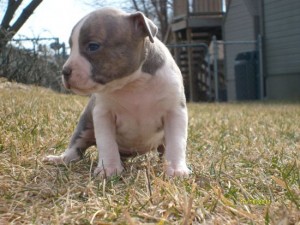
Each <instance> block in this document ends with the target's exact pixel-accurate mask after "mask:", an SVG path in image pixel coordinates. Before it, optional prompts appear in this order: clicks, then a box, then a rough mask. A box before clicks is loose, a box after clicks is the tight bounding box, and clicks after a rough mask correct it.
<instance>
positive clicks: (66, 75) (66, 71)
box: [62, 66, 72, 79]
mask: <svg viewBox="0 0 300 225" xmlns="http://www.w3.org/2000/svg"><path fill="white" fill-rule="evenodd" d="M62 74H63V75H64V78H65V79H68V78H69V77H70V76H71V74H72V69H71V68H70V67H68V66H65V67H64V68H63V70H62Z"/></svg>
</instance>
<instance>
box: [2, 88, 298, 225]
mask: <svg viewBox="0 0 300 225" xmlns="http://www.w3.org/2000/svg"><path fill="white" fill-rule="evenodd" d="M86 102H87V98H84V97H79V96H73V95H62V94H57V93H54V92H51V91H49V90H46V89H41V88H35V87H26V86H19V85H8V84H7V85H4V83H2V84H1V83H0V224H10V223H11V224H157V225H163V224H277V223H279V222H281V224H300V222H299V221H300V197H299V196H300V104H287V103H282V104H280V103H274V104H273V103H264V104H260V103H248V104H206V103H204V104H189V118H190V120H189V140H188V163H189V165H190V168H191V169H192V171H193V173H192V174H191V176H190V177H189V178H187V179H167V178H166V177H165V176H164V174H163V172H162V171H163V163H162V162H161V161H160V160H159V158H158V157H157V155H156V154H154V153H150V154H147V155H145V156H140V157H136V158H132V159H130V160H128V161H127V162H126V163H125V168H126V172H124V173H123V176H122V177H114V178H112V179H111V180H99V179H94V178H93V177H92V171H93V169H94V168H95V166H96V160H97V158H96V156H97V154H96V150H95V148H91V149H90V150H89V151H88V152H87V155H86V157H85V159H84V160H82V161H80V162H78V163H74V164H72V165H70V166H68V167H65V166H52V165H45V164H44V163H43V162H42V158H43V157H44V156H46V155H48V154H58V153H60V152H62V151H64V149H65V148H66V146H67V144H68V141H69V137H70V135H71V134H72V131H73V129H74V126H75V125H76V121H77V119H78V116H79V114H80V112H81V110H82V109H83V107H84V105H85V104H86Z"/></svg>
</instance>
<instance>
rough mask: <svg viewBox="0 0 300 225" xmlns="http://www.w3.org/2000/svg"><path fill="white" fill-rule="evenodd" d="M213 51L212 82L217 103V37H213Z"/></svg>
mask: <svg viewBox="0 0 300 225" xmlns="http://www.w3.org/2000/svg"><path fill="white" fill-rule="evenodd" d="M213 49H214V81H215V102H219V79H218V58H219V50H218V42H217V37H216V36H215V35H214V36H213Z"/></svg>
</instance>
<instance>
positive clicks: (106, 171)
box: [94, 165, 124, 178]
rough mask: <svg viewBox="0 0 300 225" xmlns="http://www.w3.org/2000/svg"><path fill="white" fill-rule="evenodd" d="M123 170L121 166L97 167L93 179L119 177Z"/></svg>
mask: <svg viewBox="0 0 300 225" xmlns="http://www.w3.org/2000/svg"><path fill="white" fill-rule="evenodd" d="M123 170H124V168H123V166H122V165H109V166H105V167H103V166H97V167H96V169H95V170H94V176H95V177H101V178H107V177H111V176H114V175H119V174H121V172H122V171H123Z"/></svg>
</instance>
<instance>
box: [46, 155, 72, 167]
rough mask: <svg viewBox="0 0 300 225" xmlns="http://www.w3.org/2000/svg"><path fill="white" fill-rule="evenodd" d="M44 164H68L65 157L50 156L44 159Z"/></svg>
mask: <svg viewBox="0 0 300 225" xmlns="http://www.w3.org/2000/svg"><path fill="white" fill-rule="evenodd" d="M43 162H45V163H51V164H57V165H60V164H67V162H65V161H64V156H63V155H48V156H46V157H45V158H43Z"/></svg>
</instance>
